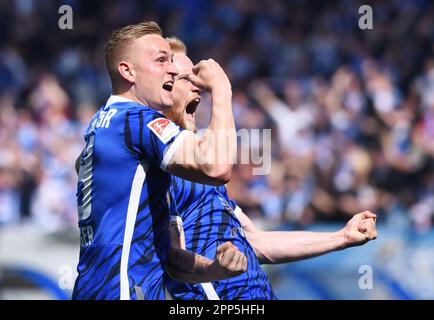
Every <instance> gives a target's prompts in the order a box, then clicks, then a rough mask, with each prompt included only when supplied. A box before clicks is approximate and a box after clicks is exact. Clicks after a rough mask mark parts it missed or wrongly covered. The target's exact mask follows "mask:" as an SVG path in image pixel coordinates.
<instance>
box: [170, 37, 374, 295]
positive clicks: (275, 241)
mask: <svg viewBox="0 0 434 320" xmlns="http://www.w3.org/2000/svg"><path fill="white" fill-rule="evenodd" d="M168 41H169V43H170V45H171V47H172V50H173V51H174V53H175V54H174V64H175V66H176V67H177V69H178V72H179V74H178V75H176V76H175V83H174V84H173V89H172V95H173V100H174V106H173V108H171V109H170V110H167V111H165V114H166V115H167V116H168V117H169V118H170V119H172V120H173V121H175V122H176V123H177V124H178V125H179V126H181V127H183V128H185V129H187V130H191V131H196V127H195V111H196V108H197V105H198V103H199V102H200V96H199V91H200V89H199V87H198V86H197V82H196V81H195V80H196V79H195V77H194V76H193V77H192V74H193V70H192V68H193V64H192V62H191V60H190V59H189V58H188V57H187V55H186V54H187V52H186V51H187V50H186V47H185V45H184V44H183V43H182V42H181V41H180V40H179V39H177V38H174V37H173V38H168ZM170 190H171V194H172V197H173V199H174V200H176V210H177V214H175V216H174V217H172V220H173V221H174V223H172V224H171V232H172V236H171V237H172V239H173V241H172V245H178V246H180V247H186V249H188V250H191V251H193V252H196V253H197V254H201V255H204V256H206V257H208V258H210V259H212V258H213V256H214V254H215V251H216V247H218V246H219V244H220V243H223V242H225V241H231V242H232V243H233V244H234V245H235V246H237V247H238V249H239V250H240V251H241V252H243V253H244V254H245V255H246V257H247V259H248V267H247V272H245V273H243V274H241V275H239V276H237V277H233V278H229V279H226V280H223V281H214V282H212V283H201V284H196V285H192V284H188V283H181V282H178V281H175V280H173V279H170V278H168V280H167V289H168V292H169V293H170V295H171V296H172V297H173V298H174V299H195V300H200V299H225V300H226V299H228V300H233V299H249V300H250V299H252V300H257V299H276V296H275V295H274V293H273V290H272V288H271V285H270V283H269V281H268V279H267V276H266V275H265V273H264V272H263V270H262V268H261V266H260V263H284V262H289V261H295V260H300V259H306V258H309V257H313V256H318V255H321V254H324V253H327V252H331V251H334V250H340V249H344V248H348V247H351V246H356V245H361V244H364V243H365V242H367V241H369V240H372V239H375V238H376V237H377V231H376V229H375V219H376V215H375V214H373V213H371V212H369V211H365V212H362V213H359V214H356V215H355V216H354V217H353V218H352V219H351V220H350V221H348V223H347V224H346V226H345V227H344V228H343V229H342V230H340V231H337V232H332V233H320V232H305V231H296V232H264V231H261V230H259V229H257V228H256V227H255V225H254V224H253V223H252V221H251V220H250V219H249V218H248V217H247V216H246V215H245V214H244V213H243V212H242V210H241V209H240V208H239V207H238V206H237V205H236V204H235V202H234V201H232V200H230V199H229V197H228V194H227V191H226V188H225V187H224V186H211V185H206V184H201V183H195V182H191V181H186V180H183V179H181V178H178V177H174V176H172V182H171V187H170Z"/></svg>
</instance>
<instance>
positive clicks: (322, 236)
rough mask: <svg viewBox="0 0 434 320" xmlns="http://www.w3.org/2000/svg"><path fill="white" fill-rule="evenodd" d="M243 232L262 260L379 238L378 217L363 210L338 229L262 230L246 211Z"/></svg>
mask: <svg viewBox="0 0 434 320" xmlns="http://www.w3.org/2000/svg"><path fill="white" fill-rule="evenodd" d="M238 218H239V220H240V223H241V225H242V227H243V230H244V233H245V235H246V237H247V239H248V241H249V242H250V244H251V245H252V247H253V249H254V251H255V253H256V255H257V257H258V259H259V261H260V262H261V263H285V262H291V261H297V260H302V259H307V258H311V257H316V256H319V255H322V254H325V253H328V252H331V251H336V250H342V249H345V248H349V247H353V246H359V245H363V244H364V243H366V242H368V241H370V240H373V239H376V238H377V230H376V228H375V223H376V218H377V216H376V215H375V214H374V213H372V212H370V211H364V212H361V213H358V214H356V215H354V216H353V217H352V218H351V219H350V220H349V221H348V222H347V224H346V225H345V227H343V228H342V229H341V230H339V231H336V232H310V231H262V230H259V229H258V228H256V226H255V225H254V223H253V222H252V221H251V220H250V219H249V218H248V217H247V216H246V215H245V214H244V213H243V212H240V214H239V216H238Z"/></svg>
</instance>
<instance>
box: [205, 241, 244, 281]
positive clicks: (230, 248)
mask: <svg viewBox="0 0 434 320" xmlns="http://www.w3.org/2000/svg"><path fill="white" fill-rule="evenodd" d="M212 270H213V271H212V272H213V273H214V272H215V276H216V277H217V278H221V279H227V278H230V277H235V276H238V275H240V274H242V273H244V272H246V270H247V258H246V256H245V255H244V254H243V253H242V252H241V251H239V250H238V248H237V247H236V246H234V245H233V244H232V243H231V242H229V241H228V242H225V243H223V244H222V245H220V246H219V247H218V248H217V253H216V259H215V260H214V262H213V264H212Z"/></svg>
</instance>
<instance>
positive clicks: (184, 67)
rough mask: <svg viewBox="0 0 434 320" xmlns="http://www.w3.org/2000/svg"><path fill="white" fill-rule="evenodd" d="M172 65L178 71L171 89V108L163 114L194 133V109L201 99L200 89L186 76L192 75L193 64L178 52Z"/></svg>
mask: <svg viewBox="0 0 434 320" xmlns="http://www.w3.org/2000/svg"><path fill="white" fill-rule="evenodd" d="M173 63H174V64H175V67H176V69H177V70H178V75H176V76H175V82H174V84H173V88H172V98H173V107H172V108H170V109H168V110H166V111H165V112H164V114H165V115H166V116H167V117H168V118H169V119H171V120H172V121H173V122H175V123H176V124H177V125H179V126H180V127H181V128H184V129H187V130H190V131H196V118H195V116H196V108H197V106H198V104H199V103H200V100H201V98H200V95H199V93H200V89H199V88H198V87H196V86H195V85H193V84H192V83H191V82H190V81H189V80H188V76H189V75H190V74H192V73H193V71H192V69H193V63H192V62H191V60H190V59H189V58H188V57H187V56H186V55H185V54H183V53H179V52H176V53H175V54H174V56H173Z"/></svg>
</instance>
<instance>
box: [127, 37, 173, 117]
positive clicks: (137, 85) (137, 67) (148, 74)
mask: <svg viewBox="0 0 434 320" xmlns="http://www.w3.org/2000/svg"><path fill="white" fill-rule="evenodd" d="M172 59H173V52H172V50H171V48H170V46H169V44H168V43H167V41H166V40H164V39H163V38H162V37H161V36H159V35H156V34H150V35H145V36H143V37H141V38H138V39H136V40H134V41H133V42H132V43H131V45H130V48H128V53H127V56H126V59H125V60H127V61H128V62H129V63H130V64H131V65H132V66H131V69H130V74H131V80H130V79H128V80H130V81H132V82H134V86H133V89H132V90H133V93H134V95H135V96H136V98H137V99H139V100H140V101H141V102H142V103H144V104H146V105H148V106H150V107H151V108H153V109H155V110H160V111H162V110H167V109H169V108H171V107H172V106H173V99H172V88H173V82H174V77H175V76H176V75H177V74H178V71H177V69H176V67H175V65H174V64H173V61H172Z"/></svg>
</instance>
